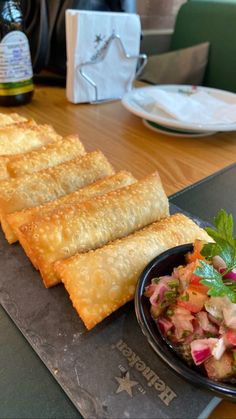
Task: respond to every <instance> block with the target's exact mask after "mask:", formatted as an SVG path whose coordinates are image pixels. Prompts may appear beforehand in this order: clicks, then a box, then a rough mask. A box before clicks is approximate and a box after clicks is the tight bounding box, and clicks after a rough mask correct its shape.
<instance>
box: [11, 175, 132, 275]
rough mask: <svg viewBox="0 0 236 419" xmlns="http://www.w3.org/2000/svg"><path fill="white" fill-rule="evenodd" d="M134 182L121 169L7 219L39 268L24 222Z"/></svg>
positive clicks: (26, 251) (35, 265)
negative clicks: (24, 231) (26, 238)
mask: <svg viewBox="0 0 236 419" xmlns="http://www.w3.org/2000/svg"><path fill="white" fill-rule="evenodd" d="M134 182H136V179H135V178H134V177H133V175H132V174H131V173H129V172H126V171H121V172H118V173H116V174H115V175H113V176H107V177H106V178H104V179H101V180H98V181H97V182H94V183H92V184H91V185H89V186H85V187H84V188H82V189H79V190H78V191H75V192H72V193H71V194H68V195H65V196H62V197H61V198H59V199H56V200H54V201H51V202H48V203H47V204H44V205H40V206H38V207H34V208H29V209H25V210H22V211H18V212H13V213H12V214H9V215H8V216H7V221H8V222H9V224H10V226H11V228H12V230H13V231H14V233H15V235H16V237H17V239H18V240H19V241H20V243H21V245H22V247H23V248H24V250H25V253H26V254H27V256H28V257H29V258H30V260H31V262H32V263H33V265H34V267H35V268H36V269H37V268H38V267H37V264H36V261H35V260H34V254H32V252H31V251H30V248H28V247H27V242H26V241H24V235H23V234H22V233H21V230H20V227H21V226H23V225H24V224H29V223H32V222H33V221H37V219H39V218H41V217H45V216H48V215H50V214H51V213H52V212H53V211H54V210H56V209H57V208H59V207H62V205H64V206H66V205H71V204H73V203H78V202H83V201H86V200H87V199H91V198H94V197H95V196H98V195H102V194H104V193H107V192H109V191H112V190H115V189H119V188H122V187H124V186H127V185H131V184H132V183H134Z"/></svg>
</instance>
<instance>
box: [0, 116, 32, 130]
mask: <svg viewBox="0 0 236 419" xmlns="http://www.w3.org/2000/svg"><path fill="white" fill-rule="evenodd" d="M25 121H27V118H24V117H23V116H21V115H19V114H18V113H8V114H5V113H0V127H5V126H6V125H11V124H17V123H19V122H25Z"/></svg>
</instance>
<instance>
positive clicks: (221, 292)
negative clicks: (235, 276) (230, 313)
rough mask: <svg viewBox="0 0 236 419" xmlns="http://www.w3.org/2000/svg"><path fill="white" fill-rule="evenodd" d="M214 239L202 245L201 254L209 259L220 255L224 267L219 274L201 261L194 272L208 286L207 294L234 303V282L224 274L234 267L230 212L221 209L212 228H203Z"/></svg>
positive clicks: (235, 251) (235, 249) (235, 248)
mask: <svg viewBox="0 0 236 419" xmlns="http://www.w3.org/2000/svg"><path fill="white" fill-rule="evenodd" d="M205 230H206V232H207V233H208V234H209V236H210V237H212V239H213V240H214V243H207V244H205V245H204V246H203V249H202V251H201V254H202V255H203V256H204V257H205V258H206V260H208V261H211V260H212V258H213V257H214V256H217V255H218V256H220V257H221V258H222V259H223V261H224V262H225V265H226V269H225V270H224V272H223V273H222V274H221V273H220V272H218V271H217V270H216V269H215V268H214V267H213V266H212V265H211V264H209V263H206V262H204V261H201V262H200V263H201V266H198V267H197V268H196V269H195V272H194V273H195V274H196V275H198V276H199V277H201V278H203V279H202V281H201V283H202V284H204V285H207V286H208V287H209V291H208V294H209V295H212V296H215V297H223V296H225V295H226V296H227V297H228V298H229V299H230V300H231V301H232V302H233V303H236V283H235V282H232V281H230V280H228V281H226V279H225V274H226V273H227V272H230V271H232V270H233V269H235V268H236V238H235V237H234V235H233V234H234V233H233V231H234V223H233V216H232V214H227V212H226V211H225V210H223V209H221V210H220V211H219V212H218V214H217V215H216V217H215V218H214V228H211V227H207V228H205Z"/></svg>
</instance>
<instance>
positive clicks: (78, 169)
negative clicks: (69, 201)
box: [0, 151, 114, 243]
mask: <svg viewBox="0 0 236 419" xmlns="http://www.w3.org/2000/svg"><path fill="white" fill-rule="evenodd" d="M113 173H114V169H113V168H112V166H111V165H110V163H109V162H108V160H107V159H106V157H105V156H104V155H103V154H102V152H100V151H94V152H92V153H88V154H85V155H84V156H82V157H80V158H77V159H74V160H70V161H68V162H65V163H61V164H58V165H57V166H55V167H52V168H49V169H45V170H41V171H39V172H35V173H32V174H30V175H26V176H21V177H19V178H13V179H9V180H5V181H2V182H1V183H0V220H1V225H2V229H3V231H4V233H5V236H6V239H7V240H8V241H9V243H12V242H14V241H15V240H16V236H15V234H14V232H13V231H12V229H11V227H10V226H9V224H8V222H7V219H6V216H7V214H10V213H12V212H15V211H20V210H22V209H24V208H31V207H36V206H38V205H41V204H43V203H46V202H49V201H52V200H54V199H57V198H59V197H60V196H63V195H66V194H68V193H71V192H74V191H75V190H76V189H79V188H82V187H84V186H86V185H88V184H90V183H92V182H95V181H96V180H98V179H101V178H103V177H105V176H109V175H112V174H113Z"/></svg>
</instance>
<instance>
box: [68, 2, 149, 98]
mask: <svg viewBox="0 0 236 419" xmlns="http://www.w3.org/2000/svg"><path fill="white" fill-rule="evenodd" d="M140 38H141V23H140V18H139V16H138V15H136V14H132V13H111V12H97V11H92V12H91V11H84V10H79V11H78V10H77V11H74V10H67V11H66V41H67V89H66V93H67V98H68V100H69V101H70V102H72V103H86V102H87V103H101V102H104V101H110V100H116V99H120V98H122V97H123V95H124V94H125V93H126V92H127V91H129V90H131V89H132V86H133V81H134V80H135V78H136V77H137V76H138V75H139V74H140V73H141V71H142V70H143V68H144V66H145V64H146V62H147V56H146V55H145V54H140Z"/></svg>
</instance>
